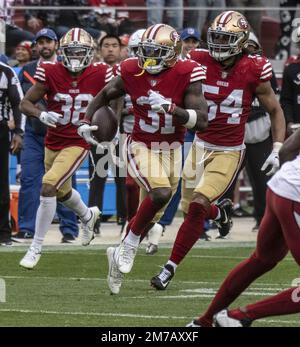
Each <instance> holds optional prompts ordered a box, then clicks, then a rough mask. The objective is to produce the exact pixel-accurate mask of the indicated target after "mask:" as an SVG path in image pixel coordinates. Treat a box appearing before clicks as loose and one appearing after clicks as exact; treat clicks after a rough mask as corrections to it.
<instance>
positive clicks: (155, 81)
mask: <svg viewBox="0 0 300 347" xmlns="http://www.w3.org/2000/svg"><path fill="white" fill-rule="evenodd" d="M141 71H142V70H141V68H140V67H139V66H138V59H137V58H129V59H127V60H125V61H123V62H121V63H120V65H119V67H118V70H117V75H119V76H121V78H122V80H123V82H124V85H125V90H126V93H128V94H129V95H130V96H131V100H132V104H133V112H134V116H135V123H134V128H133V132H132V140H134V141H138V142H143V143H145V144H146V145H147V146H148V147H150V146H151V143H153V142H154V143H161V142H167V143H169V144H171V143H173V142H180V143H183V140H184V134H185V131H186V129H185V127H184V126H182V125H180V124H178V123H177V122H176V119H175V117H173V116H172V115H169V114H162V113H156V112H153V111H152V110H151V107H150V105H149V102H148V93H149V91H150V90H151V89H152V90H153V91H156V92H158V93H160V94H161V95H163V96H164V97H166V98H168V99H170V100H172V102H173V103H175V104H176V105H177V106H179V107H184V105H183V101H184V93H185V90H186V88H187V87H188V85H189V84H190V83H193V82H196V81H201V80H203V79H205V72H204V70H203V68H202V67H201V65H199V64H197V63H196V62H194V61H189V60H184V61H183V60H179V61H178V62H177V63H176V64H175V65H174V66H173V67H172V68H169V69H166V70H163V71H162V72H161V73H160V74H157V75H151V74H149V73H147V72H145V73H143V74H142V75H141Z"/></svg>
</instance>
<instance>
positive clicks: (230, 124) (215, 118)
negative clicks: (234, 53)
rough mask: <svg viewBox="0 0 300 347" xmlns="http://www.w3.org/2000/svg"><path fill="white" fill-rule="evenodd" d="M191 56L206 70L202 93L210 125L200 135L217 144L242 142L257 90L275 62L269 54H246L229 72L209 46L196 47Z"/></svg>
mask: <svg viewBox="0 0 300 347" xmlns="http://www.w3.org/2000/svg"><path fill="white" fill-rule="evenodd" d="M189 58H191V59H193V60H194V61H196V62H197V63H199V64H201V65H202V66H203V67H204V68H205V70H206V80H205V81H204V82H203V84H202V87H203V94H204V97H205V99H206V101H207V103H208V106H209V110H208V112H209V113H208V120H209V124H208V127H207V128H206V130H205V131H204V132H201V133H197V136H198V137H199V138H200V139H201V140H203V141H205V142H208V143H210V144H213V145H216V146H225V147H236V146H241V145H243V142H244V135H245V123H246V121H247V118H248V116H249V113H250V111H251V104H252V101H253V100H254V97H255V90H256V88H257V87H258V85H259V84H260V83H263V82H267V81H269V80H270V79H271V77H272V65H271V63H270V62H269V61H268V59H267V58H265V57H261V56H258V55H253V56H252V55H243V56H242V57H241V59H240V60H238V61H237V63H236V64H235V65H234V67H233V68H232V69H231V70H230V71H229V72H226V71H224V70H223V69H222V65H221V64H220V63H219V62H217V61H216V60H215V59H213V58H212V57H211V56H210V55H209V52H208V51H207V50H204V49H196V50H194V51H192V52H190V55H189Z"/></svg>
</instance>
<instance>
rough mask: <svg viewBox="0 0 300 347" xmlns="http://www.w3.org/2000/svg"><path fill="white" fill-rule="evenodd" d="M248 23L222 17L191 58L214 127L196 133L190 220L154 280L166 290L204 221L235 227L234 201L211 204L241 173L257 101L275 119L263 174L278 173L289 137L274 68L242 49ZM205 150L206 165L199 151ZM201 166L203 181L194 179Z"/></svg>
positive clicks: (187, 180) (185, 205)
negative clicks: (202, 75)
mask: <svg viewBox="0 0 300 347" xmlns="http://www.w3.org/2000/svg"><path fill="white" fill-rule="evenodd" d="M249 33H250V32H249V24H248V22H247V20H246V19H245V17H244V16H242V15H241V14H240V13H238V12H235V11H226V12H223V13H221V14H220V15H219V16H218V17H217V18H216V19H215V20H214V21H213V23H212V25H211V27H210V28H209V30H208V37H207V43H208V50H204V49H195V50H194V51H192V52H191V53H190V58H191V59H193V61H196V62H198V63H199V64H201V65H202V66H203V67H204V68H205V69H206V80H205V81H204V82H203V84H202V91H203V94H204V97H205V99H206V101H207V103H208V107H209V111H208V121H209V125H208V127H207V129H206V130H205V131H202V132H197V133H196V136H195V140H194V143H193V145H192V148H191V150H190V153H189V155H188V157H187V160H186V162H185V165H184V169H183V182H182V200H181V206H182V209H183V211H184V213H185V220H184V222H183V224H182V225H181V227H180V229H179V231H178V234H177V237H176V240H175V243H174V245H173V249H172V253H171V256H170V258H169V260H168V261H167V263H166V264H165V266H164V267H163V269H162V270H161V272H160V273H159V274H158V275H157V276H155V277H153V278H152V279H151V285H152V286H153V287H154V288H156V289H158V290H164V289H166V288H167V286H168V284H169V283H170V281H171V279H172V278H173V276H174V273H175V270H176V267H177V266H178V265H179V264H180V263H181V261H182V260H183V259H184V257H185V256H186V255H187V253H188V252H189V251H190V249H191V248H192V247H193V245H194V244H195V243H196V242H197V240H198V239H199V237H200V236H201V234H202V233H203V224H204V220H205V219H206V218H207V219H214V220H216V223H217V224H218V228H219V232H220V234H221V236H226V234H228V232H229V230H230V227H231V223H232V222H231V218H230V210H231V201H230V200H228V199H226V200H223V201H220V203H219V204H217V205H213V204H212V203H213V202H214V201H216V200H218V199H220V198H221V197H222V195H223V194H224V193H225V192H226V190H227V189H228V188H229V187H230V185H231V183H232V182H233V181H234V179H235V177H236V175H237V173H238V172H239V168H240V165H241V163H242V161H243V156H244V148H245V145H244V134H245V123H246V121H247V118H248V115H249V113H250V110H251V104H252V101H253V100H254V98H255V97H257V98H258V99H259V101H260V102H261V104H262V105H263V106H264V108H265V110H266V111H267V112H268V113H269V114H270V118H271V122H272V137H273V151H272V153H271V154H270V155H269V157H268V158H267V160H266V162H265V164H264V165H263V167H262V170H265V169H268V170H267V175H271V174H273V173H275V171H276V170H277V169H278V168H279V158H278V152H279V149H280V147H281V145H282V142H283V141H284V137H285V120H284V115H283V111H282V109H281V107H280V105H279V103H278V101H277V100H276V96H275V94H274V92H273V89H272V87H271V84H270V79H271V77H272V66H271V64H270V62H269V61H268V60H267V59H266V58H265V57H262V56H257V55H248V54H245V53H244V52H243V47H244V44H245V43H246V41H247V40H248V37H249ZM198 151H201V152H202V151H204V154H203V157H202V160H201V161H195V159H194V158H197V155H196V154H197V152H198ZM193 166H196V170H195V172H196V173H198V172H199V171H201V169H202V167H204V168H203V173H202V175H200V176H199V177H193V176H191V175H190V170H191V168H192V167H193Z"/></svg>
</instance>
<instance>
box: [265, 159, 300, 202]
mask: <svg viewBox="0 0 300 347" xmlns="http://www.w3.org/2000/svg"><path fill="white" fill-rule="evenodd" d="M267 184H268V186H269V187H270V188H271V190H272V191H273V192H274V193H275V194H277V195H279V196H281V197H283V198H286V199H290V200H293V201H297V202H300V153H299V154H298V156H297V158H296V159H294V160H292V161H288V162H286V163H284V164H283V165H282V167H281V168H280V170H279V171H277V172H276V174H275V175H274V176H273V177H272V178H271V179H270V180H269V181H268V183H267Z"/></svg>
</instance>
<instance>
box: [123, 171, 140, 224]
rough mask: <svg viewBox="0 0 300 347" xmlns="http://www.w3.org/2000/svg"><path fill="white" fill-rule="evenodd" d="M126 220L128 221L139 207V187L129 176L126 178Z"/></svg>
mask: <svg viewBox="0 0 300 347" xmlns="http://www.w3.org/2000/svg"><path fill="white" fill-rule="evenodd" d="M126 199H127V220H128V221H130V220H131V219H132V217H133V216H134V215H135V214H136V211H137V209H138V207H139V199H140V187H139V186H138V184H137V183H136V182H135V181H134V179H133V178H132V177H131V176H129V175H128V176H127V177H126Z"/></svg>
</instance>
